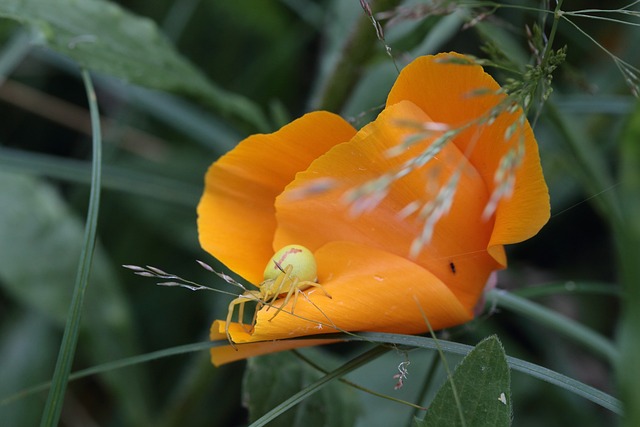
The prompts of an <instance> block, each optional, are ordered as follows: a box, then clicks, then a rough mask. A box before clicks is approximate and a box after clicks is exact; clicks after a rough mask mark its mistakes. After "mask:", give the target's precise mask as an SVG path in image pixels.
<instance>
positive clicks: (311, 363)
mask: <svg viewBox="0 0 640 427" xmlns="http://www.w3.org/2000/svg"><path fill="white" fill-rule="evenodd" d="M291 351H292V352H293V354H295V355H296V357H298V358H299V359H301V360H302V361H303V362H305V363H306V364H307V365H309V366H311V367H312V368H313V369H315V370H317V371H319V372H322V373H323V374H328V373H329V371H327V370H326V369H324V368H323V367H322V366H320V365H318V364H317V363H315V362H314V361H313V360H311V359H309V358H308V357H307V356H305V355H304V354H302V353H300V352H299V351H298V350H291ZM338 381H340V382H341V383H342V384H346V385H348V386H349V387H353V388H355V389H357V390H360V391H363V392H365V393H368V394H370V395H372V396H377V397H380V398H382V399H386V400H390V401H392V402H396V403H399V404H401V405H406V406H411V407H412V408H413V409H414V410H415V411H416V413H417V412H418V411H425V410H426V409H427V408H425V407H422V406H420V405H416V404H415V403H411V402H407V401H406V400H402V399H398V398H396V397H392V396H389V395H387V394H382V393H378V392H377V391H374V390H371V389H368V388H366V387H363V386H361V385H360V384H356V383H354V382H352V381H349V380H348V379H346V378H338Z"/></svg>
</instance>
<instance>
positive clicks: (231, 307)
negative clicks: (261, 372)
mask: <svg viewBox="0 0 640 427" xmlns="http://www.w3.org/2000/svg"><path fill="white" fill-rule="evenodd" d="M243 295H244V294H243ZM246 302H247V300H246V299H245V298H243V297H242V296H239V297H238V298H236V299H234V300H233V301H231V302H230V303H229V311H228V312H227V320H226V322H225V325H224V331H225V333H226V334H227V340H228V341H229V344H231V347H233V348H235V349H236V350H237V348H236V345H235V343H234V342H233V340H232V339H231V334H230V333H229V325H230V324H231V321H232V320H233V312H234V311H235V308H236V305H239V306H240V307H238V311H239V312H240V313H242V311H243V310H244V305H245V304H246ZM238 320H240V323H242V317H240V318H239V319H238Z"/></svg>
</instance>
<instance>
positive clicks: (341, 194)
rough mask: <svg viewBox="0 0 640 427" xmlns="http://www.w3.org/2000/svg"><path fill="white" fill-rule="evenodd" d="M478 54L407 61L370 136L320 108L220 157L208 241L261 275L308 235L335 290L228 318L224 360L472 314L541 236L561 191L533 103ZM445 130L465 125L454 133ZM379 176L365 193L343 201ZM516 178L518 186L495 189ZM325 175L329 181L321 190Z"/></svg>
mask: <svg viewBox="0 0 640 427" xmlns="http://www.w3.org/2000/svg"><path fill="white" fill-rule="evenodd" d="M465 58H466V57H464V56H462V55H459V54H455V53H449V54H440V55H436V56H425V57H421V58H418V59H416V60H415V61H413V62H412V63H411V64H409V65H407V66H406V67H405V68H404V70H403V71H402V72H401V73H400V75H399V77H398V80H397V81H396V83H395V85H394V86H393V88H392V89H391V92H390V94H389V97H388V100H387V104H386V107H385V109H384V111H383V112H382V113H380V115H379V116H378V118H377V119H376V120H375V121H373V122H372V123H370V124H368V125H366V126H365V127H363V128H362V129H361V130H359V131H356V130H355V129H354V128H353V127H352V126H351V125H349V124H348V123H347V122H346V121H344V120H343V119H342V118H340V117H339V116H337V115H334V114H331V113H328V112H314V113H310V114H307V115H305V116H303V117H301V118H300V119H298V120H295V121H294V122H292V123H290V124H289V125H287V126H285V127H283V128H282V129H280V130H279V131H277V132H275V133H273V134H269V135H253V136H250V137H249V138H247V139H245V140H244V141H242V142H241V143H240V144H239V145H238V146H237V147H236V148H235V149H233V150H232V151H231V152H229V153H228V154H226V155H225V156H223V157H222V158H221V159H220V160H218V161H217V162H215V163H214V164H213V165H212V166H211V168H210V169H209V171H208V172H207V175H206V188H205V192H204V194H203V196H202V200H201V201H200V204H199V206H198V232H199V237H200V243H201V245H202V247H203V248H204V249H205V250H206V251H207V252H209V253H210V254H212V255H213V256H215V257H216V258H218V259H219V260H220V261H221V262H223V263H224V264H225V265H226V266H227V267H228V268H229V269H231V270H233V271H234V272H236V273H237V274H239V275H240V276H242V277H243V278H244V279H246V280H247V281H249V282H251V283H254V284H258V283H260V282H262V281H263V277H262V274H263V271H264V269H265V265H266V264H267V263H268V262H269V260H270V258H271V257H272V255H273V254H274V252H276V251H277V250H279V249H280V248H282V247H284V246H286V245H290V244H298V245H304V246H306V247H307V248H309V249H310V250H311V251H312V252H314V254H315V257H316V260H317V264H318V283H320V284H321V285H322V287H323V289H324V290H326V292H328V293H329V294H330V295H331V298H328V297H327V296H326V295H325V294H324V293H323V292H322V291H321V290H319V289H318V288H316V287H313V288H310V289H308V290H305V291H304V292H305V295H306V297H304V298H303V297H300V298H298V299H297V302H296V305H295V310H294V312H293V314H292V313H291V312H290V305H287V308H289V310H287V308H285V309H284V310H282V311H281V312H279V313H278V315H277V316H276V317H273V314H274V313H275V311H274V310H275V309H273V308H271V311H269V307H267V306H263V307H262V308H261V309H260V310H259V312H258V313H257V318H256V323H255V327H254V328H253V330H251V331H247V330H245V328H244V327H242V326H241V325H239V324H236V323H233V324H231V325H229V332H230V334H231V337H232V339H233V341H234V342H235V343H236V344H238V345H237V350H236V349H234V348H232V347H231V346H230V345H226V346H221V347H216V348H213V349H212V351H211V353H212V361H213V363H214V364H216V365H219V364H223V363H227V362H230V361H233V360H238V359H243V358H246V357H250V356H254V355H258V354H264V353H268V352H273V351H280V350H285V349H290V348H294V347H301V346H308V345H315V344H321V343H325V342H328V340H325V339H317V340H302V341H281V339H284V338H291V337H299V336H307V335H314V334H320V333H328V332H335V331H337V330H344V331H352V332H357V331H377V332H395V333H405V334H415V333H423V332H426V331H427V330H428V327H427V324H426V322H425V318H424V316H425V315H426V317H427V319H428V320H429V323H430V325H431V326H432V327H433V329H441V328H446V327H450V326H454V325H459V324H462V323H464V322H467V321H469V320H471V319H472V318H473V309H474V306H475V305H476V304H477V302H478V300H479V298H480V297H481V295H482V292H483V290H484V287H485V284H486V283H487V280H488V278H489V276H490V275H491V273H492V272H494V271H495V270H498V269H502V268H504V267H506V263H507V260H506V256H505V252H504V248H503V245H505V244H510V243H516V242H520V241H522V240H525V239H528V238H529V237H531V236H533V235H535V234H536V233H537V232H538V230H539V229H540V228H541V227H542V226H543V225H544V224H545V223H546V222H547V220H548V218H549V195H548V191H547V187H546V184H545V182H544V178H543V175H542V169H541V166H540V159H539V155H538V148H537V145H536V141H535V139H534V136H533V132H532V131H531V128H530V126H529V124H528V122H526V120H525V121H522V122H518V120H519V118H520V117H521V114H522V112H521V111H520V110H519V109H515V110H514V109H505V108H502V109H500V110H497V109H496V107H497V106H499V105H503V104H504V102H505V100H506V99H507V98H506V96H505V95H504V94H500V93H499V92H498V91H499V89H500V87H499V85H498V84H497V83H496V82H495V81H494V80H493V79H492V78H491V77H490V76H489V75H488V74H486V73H485V72H484V71H483V69H482V68H481V67H480V66H477V65H466V64H460V62H461V60H464V59H465ZM501 103H502V104H501ZM425 129H428V130H425ZM446 131H453V132H451V133H449V134H447V135H445V136H446V138H445V137H443V135H444V132H446ZM443 141H447V143H445V144H441V143H442V142H443ZM402 144H404V145H402ZM436 145H442V147H441V149H440V150H439V151H438V150H436V152H435V155H433V157H432V158H431V157H430V160H429V161H428V162H427V163H426V164H422V163H419V160H420V159H421V156H423V155H424V153H425V149H427V148H428V147H430V146H431V147H435V146H436ZM398 147H402V149H398ZM432 154H433V153H432ZM508 159H512V162H511V163H509V162H508V161H507V160H508ZM513 159H515V160H513ZM381 176H382V177H387V178H389V179H387V180H386V182H383V181H381V180H380V179H379V178H380V177H381ZM501 176H502V178H500V177H501ZM496 177H497V178H496ZM376 179H378V180H377V181H375V180H376ZM372 182H375V183H376V185H374V186H373V188H374V190H373V191H372V192H371V193H366V195H365V197H364V198H360V199H356V201H355V202H354V201H353V200H351V201H348V200H347V199H345V193H347V194H352V195H353V194H354V193H353V190H354V189H363V188H367V187H366V186H365V187H363V185H365V184H367V183H369V184H370V187H371V183H372ZM505 182H511V183H512V186H510V187H508V188H507V193H508V194H506V195H503V196H502V197H497V198H496V197H495V195H496V194H498V195H499V194H500V193H499V190H500V189H501V188H502V187H501V186H503V185H504V183H505ZM318 183H329V184H331V185H327V186H326V188H325V189H324V191H320V192H314V191H310V189H312V188H313V187H314V185H316V184H318ZM443 189H444V190H447V191H443ZM349 192H350V193H349ZM363 201H364V203H362V202H363ZM358 203H360V205H359V204H358ZM492 204H493V205H494V209H489V210H487V206H490V205H492ZM354 206H355V207H356V208H358V209H356V210H357V212H354ZM412 207H414V208H416V209H413V210H412V209H410V208H412ZM429 207H430V208H431V209H429ZM434 212H435V213H436V214H434ZM438 212H439V214H438ZM429 213H431V216H430V214H429ZM434 215H435V216H434ZM431 220H432V221H431ZM429 221H431V223H430V226H428V227H427V226H425V224H426V223H429ZM425 234H426V235H427V237H426V238H425V239H423V240H422V241H420V240H418V243H420V244H419V245H417V246H416V242H417V240H416V238H417V237H419V236H424V235H425ZM416 248H417V249H418V250H416ZM281 302H282V301H280V303H281ZM290 303H291V302H289V304H290ZM276 305H278V302H276ZM423 313H424V314H423ZM245 327H246V325H245ZM211 339H212V340H225V339H226V334H225V322H224V321H219V320H217V321H215V322H214V323H213V325H212V328H211ZM276 340H280V341H276ZM329 341H330V340H329Z"/></svg>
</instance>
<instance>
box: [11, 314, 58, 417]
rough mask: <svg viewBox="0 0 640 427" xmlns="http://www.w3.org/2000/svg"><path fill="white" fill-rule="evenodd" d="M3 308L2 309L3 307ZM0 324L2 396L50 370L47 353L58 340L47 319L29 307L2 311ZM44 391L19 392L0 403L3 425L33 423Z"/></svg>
mask: <svg viewBox="0 0 640 427" xmlns="http://www.w3.org/2000/svg"><path fill="white" fill-rule="evenodd" d="M3 310H4V309H3ZM3 314H4V315H5V316H3V319H6V320H5V321H3V322H2V324H1V327H0V360H2V363H0V378H2V381H0V396H2V397H4V396H7V395H9V394H11V393H15V392H16V391H17V390H22V389H24V388H25V387H26V386H30V385H32V384H35V383H37V382H39V381H43V380H45V379H48V378H49V377H50V376H51V371H52V370H53V361H52V360H51V355H52V354H56V352H57V351H58V346H59V344H60V343H59V340H58V338H57V337H56V335H55V333H54V332H55V330H53V328H52V327H51V323H50V322H48V319H47V318H46V317H44V316H42V315H40V314H38V313H36V312H35V311H33V310H25V311H22V310H11V311H9V312H8V313H3ZM44 397H46V394H40V395H37V396H36V395H31V396H27V395H23V396H21V398H20V399H16V400H14V401H11V402H9V403H7V404H4V402H3V403H2V404H0V420H2V424H3V425H11V426H35V425H38V422H39V421H40V413H41V412H42V399H43V398H44Z"/></svg>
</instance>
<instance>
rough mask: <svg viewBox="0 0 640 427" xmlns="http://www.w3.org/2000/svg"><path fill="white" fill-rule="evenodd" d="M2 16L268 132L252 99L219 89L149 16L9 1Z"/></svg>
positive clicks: (67, 51) (113, 69)
mask: <svg viewBox="0 0 640 427" xmlns="http://www.w3.org/2000/svg"><path fill="white" fill-rule="evenodd" d="M0 17H5V18H9V19H14V20H16V21H19V22H22V23H24V24H27V25H30V26H31V27H33V28H34V29H36V30H37V31H38V34H39V36H40V41H41V42H42V43H44V44H46V45H47V46H49V47H50V48H51V49H53V50H55V51H57V52H58V53H61V54H63V55H65V56H68V57H69V58H71V59H73V60H74V61H76V62H77V63H78V64H80V65H82V66H83V67H85V68H87V69H89V70H91V71H97V72H100V73H104V74H107V75H111V76H114V77H118V78H121V79H123V80H125V81H128V82H131V83H135V84H138V85H141V86H146V87H150V88H153V89H159V90H163V91H169V92H177V93H184V94H189V95H191V96H194V97H196V98H200V99H203V100H206V101H207V102H209V103H210V104H211V106H212V107H213V108H215V109H216V110H218V111H219V112H220V113H222V114H224V115H228V116H232V117H235V118H239V119H242V120H243V121H245V122H248V123H250V124H251V125H253V126H254V127H255V128H257V129H259V130H262V131H265V130H268V128H269V126H268V124H267V122H266V119H265V118H264V116H263V114H262V112H261V111H260V110H259V109H258V108H257V106H256V105H255V104H253V103H252V102H251V101H249V100H248V99H246V98H244V97H241V96H238V95H235V94H232V93H229V92H226V91H224V90H222V89H220V88H218V87H216V86H214V85H213V84H212V83H211V82H210V81H208V80H207V79H206V77H205V76H204V75H203V74H202V73H201V72H200V71H199V70H198V69H197V68H195V67H194V66H193V65H192V64H191V63H190V62H189V61H188V60H187V59H185V58H184V57H183V56H181V55H180V54H179V53H178V52H177V51H176V50H175V49H174V47H173V45H172V44H171V43H170V42H169V41H168V40H167V38H166V37H165V36H164V35H163V34H162V33H161V32H160V30H159V29H158V27H157V25H156V24H155V23H154V22H153V21H151V20H150V19H148V18H144V17H140V16H136V15H134V14H132V13H130V12H127V11H126V10H124V9H122V8H121V7H120V6H118V5H116V4H114V3H111V2H107V1H103V0H56V1H49V0H4V1H2V2H0Z"/></svg>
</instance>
